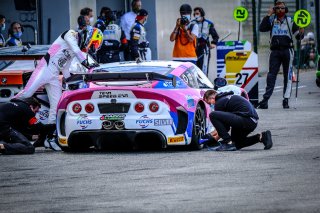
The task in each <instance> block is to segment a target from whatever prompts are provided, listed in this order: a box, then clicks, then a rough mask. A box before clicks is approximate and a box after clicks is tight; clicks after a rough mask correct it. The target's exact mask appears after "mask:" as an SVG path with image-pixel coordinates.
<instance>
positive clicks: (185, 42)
mask: <svg viewBox="0 0 320 213" xmlns="http://www.w3.org/2000/svg"><path fill="white" fill-rule="evenodd" d="M191 13H192V8H191V6H190V5H189V4H183V5H181V7H180V16H181V17H180V18H178V19H177V21H176V26H175V28H174V30H173V32H172V33H171V35H170V41H171V42H175V43H174V47H173V54H172V56H173V60H175V61H189V62H192V63H194V64H195V63H196V61H197V54H196V42H197V36H198V33H199V30H198V25H197V24H194V23H191V22H190V21H191Z"/></svg>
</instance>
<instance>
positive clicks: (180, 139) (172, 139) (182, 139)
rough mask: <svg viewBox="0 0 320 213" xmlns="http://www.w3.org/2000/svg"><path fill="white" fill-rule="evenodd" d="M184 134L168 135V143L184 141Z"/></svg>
mask: <svg viewBox="0 0 320 213" xmlns="http://www.w3.org/2000/svg"><path fill="white" fill-rule="evenodd" d="M184 141H185V140H184V136H177V137H168V143H171V144H172V143H180V142H184Z"/></svg>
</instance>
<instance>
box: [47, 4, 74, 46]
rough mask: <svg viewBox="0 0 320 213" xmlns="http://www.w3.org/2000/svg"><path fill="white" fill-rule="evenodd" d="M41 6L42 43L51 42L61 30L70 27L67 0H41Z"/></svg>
mask: <svg viewBox="0 0 320 213" xmlns="http://www.w3.org/2000/svg"><path fill="white" fill-rule="evenodd" d="M41 8H42V11H41V13H42V20H41V21H42V34H43V44H51V43H52V42H54V40H56V38H57V37H58V36H59V35H60V34H61V33H62V32H64V31H66V30H68V29H70V17H71V16H69V1H68V0H54V1H51V0H41ZM49 19H50V20H51V30H50V32H49V31H48V30H49V29H48V20H49ZM49 33H50V36H49V38H48V34H49ZM48 39H50V41H49V40H48Z"/></svg>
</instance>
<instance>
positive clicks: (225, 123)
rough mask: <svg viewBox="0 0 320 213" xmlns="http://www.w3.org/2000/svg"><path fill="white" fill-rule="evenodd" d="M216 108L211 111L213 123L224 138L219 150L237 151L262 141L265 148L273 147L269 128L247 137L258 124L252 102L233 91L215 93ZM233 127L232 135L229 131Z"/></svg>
mask: <svg viewBox="0 0 320 213" xmlns="http://www.w3.org/2000/svg"><path fill="white" fill-rule="evenodd" d="M213 97H214V101H213V102H214V103H213V104H215V106H214V110H215V111H213V112H211V113H210V120H211V123H212V125H213V126H214V127H215V129H216V130H217V132H218V135H219V136H220V138H222V141H220V142H221V144H222V145H221V146H220V147H219V148H218V149H216V150H217V151H235V150H239V149H242V148H244V147H247V146H251V145H254V144H256V143H259V142H262V143H263V144H264V149H270V148H271V147H272V138H271V132H270V131H269V130H267V131H265V132H262V133H261V134H256V135H252V136H249V137H247V136H248V135H249V134H250V133H251V132H253V131H254V130H255V129H256V127H257V125H258V120H259V117H258V114H257V112H256V110H255V109H254V107H253V106H252V104H251V103H250V102H249V101H248V100H247V99H245V98H243V97H241V96H239V95H233V92H232V91H231V92H225V93H219V94H217V93H216V94H215V95H214V96H213ZM230 128H231V136H230V134H229V133H228V132H229V130H230Z"/></svg>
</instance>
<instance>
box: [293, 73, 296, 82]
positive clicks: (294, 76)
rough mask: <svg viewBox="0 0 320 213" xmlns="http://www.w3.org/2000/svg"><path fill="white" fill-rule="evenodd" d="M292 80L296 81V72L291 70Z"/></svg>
mask: <svg viewBox="0 0 320 213" xmlns="http://www.w3.org/2000/svg"><path fill="white" fill-rule="evenodd" d="M292 82H297V78H296V74H294V72H292Z"/></svg>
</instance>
